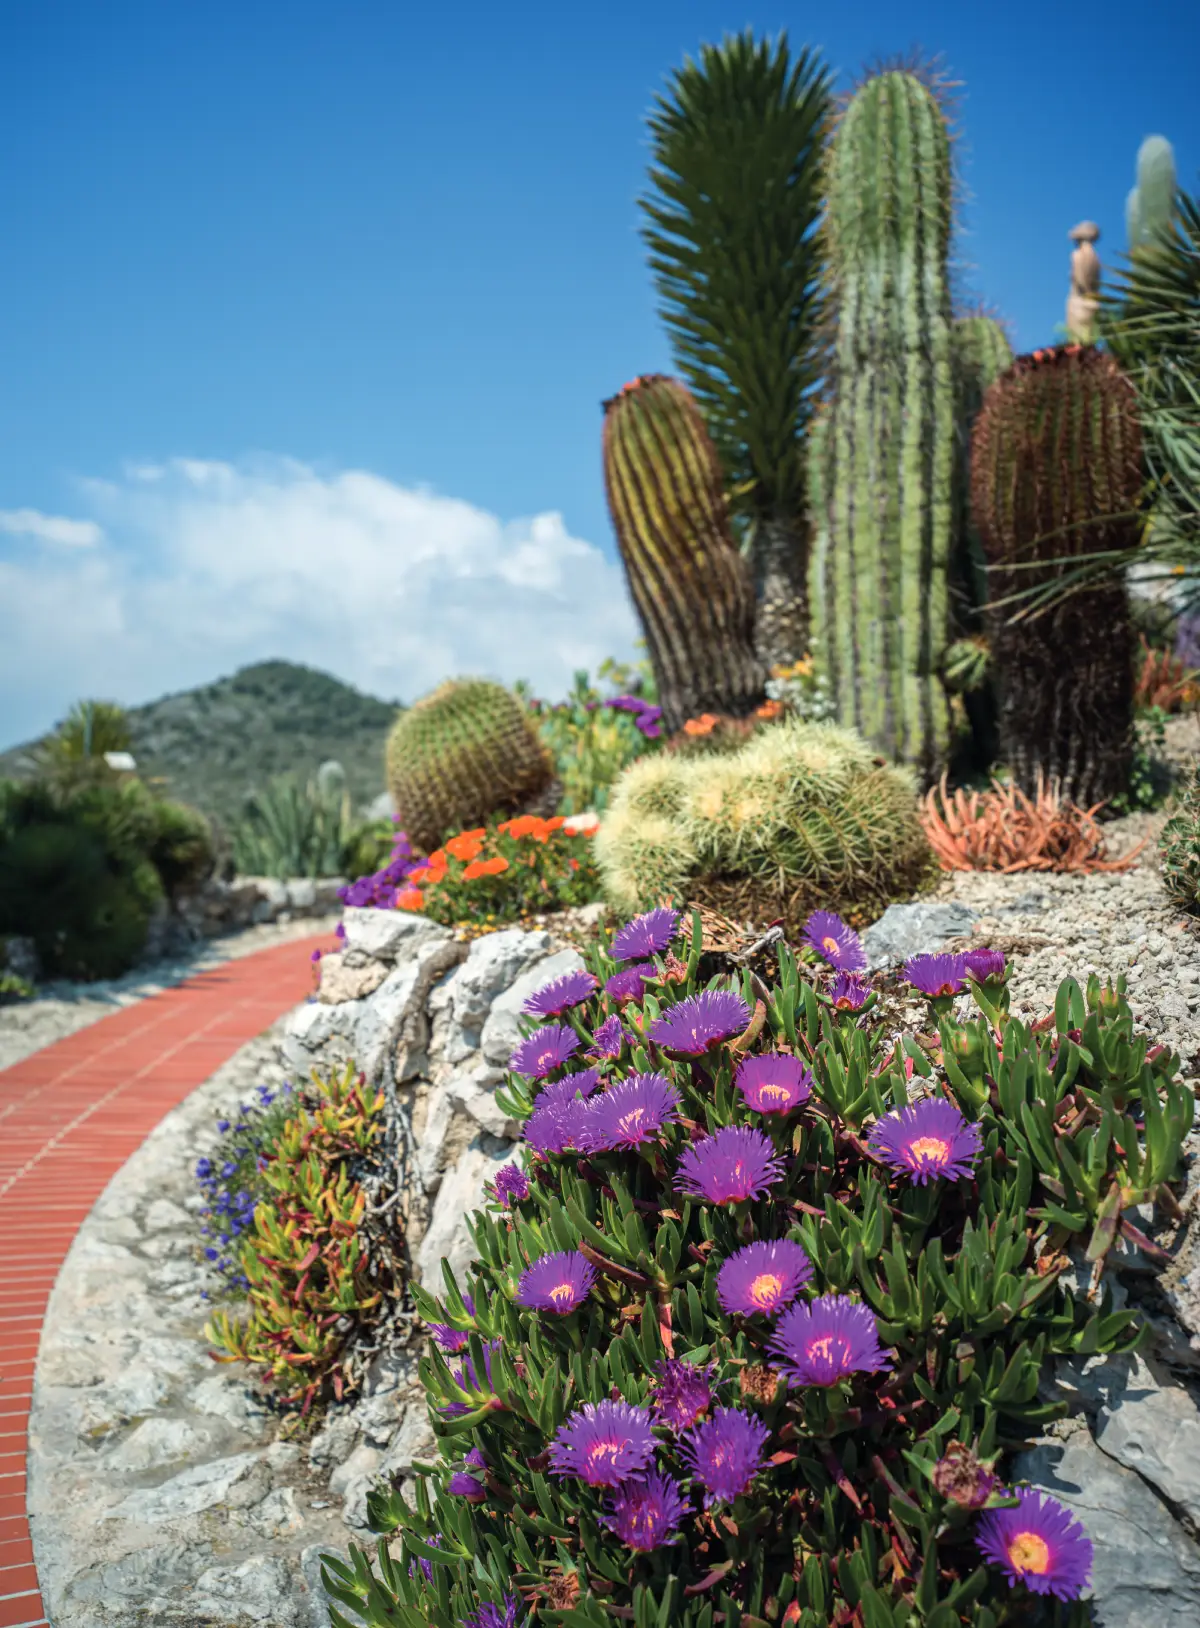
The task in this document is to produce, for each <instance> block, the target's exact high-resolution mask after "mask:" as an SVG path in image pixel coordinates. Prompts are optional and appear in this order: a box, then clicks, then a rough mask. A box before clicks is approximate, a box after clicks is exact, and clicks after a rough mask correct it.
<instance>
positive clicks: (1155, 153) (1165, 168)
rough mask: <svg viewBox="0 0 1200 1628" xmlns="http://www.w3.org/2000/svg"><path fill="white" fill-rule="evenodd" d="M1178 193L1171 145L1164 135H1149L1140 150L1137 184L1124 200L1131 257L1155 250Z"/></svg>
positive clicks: (1169, 220) (1165, 229) (1171, 213)
mask: <svg viewBox="0 0 1200 1628" xmlns="http://www.w3.org/2000/svg"><path fill="white" fill-rule="evenodd" d="M1175 190H1176V188H1175V153H1174V150H1173V149H1172V147H1171V143H1170V142H1169V141H1168V140H1167V139H1166V137H1165V136H1147V137H1146V139H1145V141H1143V143H1142V145H1141V146H1140V147H1139V148H1138V155H1137V183H1136V185H1135V186H1133V187H1132V188H1131V189H1130V192H1129V196H1128V197H1127V198H1126V200H1125V235H1126V238H1127V239H1128V242H1129V251H1130V253H1131V254H1133V253H1135V252H1136V251H1138V250H1140V249H1151V248H1154V247H1155V246H1156V245H1157V244H1158V243H1159V242H1160V241H1161V239H1162V236H1163V234H1164V233H1165V232H1167V231H1169V229H1170V225H1171V219H1172V215H1173V212H1174V208H1175Z"/></svg>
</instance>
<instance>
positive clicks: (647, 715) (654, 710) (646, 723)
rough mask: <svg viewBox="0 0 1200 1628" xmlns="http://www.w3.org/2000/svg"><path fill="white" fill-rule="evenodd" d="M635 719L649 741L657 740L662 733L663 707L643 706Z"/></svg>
mask: <svg viewBox="0 0 1200 1628" xmlns="http://www.w3.org/2000/svg"><path fill="white" fill-rule="evenodd" d="M633 721H634V723H635V725H636V726H637V728H638V729H639V730H640V731H641V732H642V734H643V735H644V736H645V737H646V739H647V740H648V741H656V740H658V739H659V737H660V736H661V735H662V708H661V707H643V708H642V710H641V712H639V713H638V715H637V717H636V718H635V719H634V720H633Z"/></svg>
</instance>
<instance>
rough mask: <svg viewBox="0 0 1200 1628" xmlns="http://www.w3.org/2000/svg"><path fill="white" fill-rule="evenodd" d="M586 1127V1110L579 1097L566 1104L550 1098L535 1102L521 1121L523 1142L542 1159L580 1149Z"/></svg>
mask: <svg viewBox="0 0 1200 1628" xmlns="http://www.w3.org/2000/svg"><path fill="white" fill-rule="evenodd" d="M586 1127H587V1109H586V1106H585V1104H584V1103H583V1101H582V1100H581V1099H580V1098H579V1097H574V1098H572V1099H571V1100H569V1101H566V1102H564V1101H562V1100H560V1099H556V1098H553V1097H552V1098H551V1099H550V1100H549V1101H548V1102H539V1103H538V1105H537V1107H535V1108H534V1110H533V1112H532V1113H531V1114H530V1116H529V1118H528V1119H527V1120H526V1121H525V1131H524V1135H525V1141H526V1143H527V1144H528V1146H529V1147H531V1148H532V1149H533V1151H534V1152H535V1153H540V1154H541V1155H542V1156H543V1157H545V1156H546V1155H547V1154H550V1153H566V1152H568V1151H569V1150H571V1149H575V1150H578V1149H580V1148H581V1147H582V1145H583V1137H584V1132H585V1130H586Z"/></svg>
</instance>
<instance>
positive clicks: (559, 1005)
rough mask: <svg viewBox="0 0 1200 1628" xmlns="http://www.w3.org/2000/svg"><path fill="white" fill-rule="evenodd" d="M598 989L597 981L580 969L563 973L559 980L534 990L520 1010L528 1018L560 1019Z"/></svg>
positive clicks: (553, 979)
mask: <svg viewBox="0 0 1200 1628" xmlns="http://www.w3.org/2000/svg"><path fill="white" fill-rule="evenodd" d="M599 987H600V982H599V979H597V978H595V977H593V975H592V974H591V973H590V972H584V971H583V969H582V968H579V969H578V970H576V971H575V972H564V973H563V975H562V977H561V978H552V979H551V980H550V982H549V983H548V984H543V985H542V987H541V988H540V989H535V990H534V992H533V994H532V995H531V996H530V997H529V999H528V1000H527V1001H526V1002H525V1004H524V1006H523V1007H522V1008H521V1010H522V1011H523V1012H525V1013H526V1014H527V1015H528V1016H529V1017H539V1018H553V1017H561V1016H562V1014H563V1013H564V1012H566V1011H568V1010H569V1009H570V1008H571V1007H572V1006H578V1005H579V1004H580V1002H581V1001H585V1000H587V998H588V997H589V995H592V994H593V993H594V992H595V991H596V990H597V989H598V988H599Z"/></svg>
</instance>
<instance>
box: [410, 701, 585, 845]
mask: <svg viewBox="0 0 1200 1628" xmlns="http://www.w3.org/2000/svg"><path fill="white" fill-rule="evenodd" d="M387 777H388V786H389V789H390V791H391V793H392V799H393V801H394V803H395V805H396V814H397V816H398V818H399V822H400V825H401V826H402V827H403V829H404V830H405V831H406V832H407V833H408V838H409V841H410V842H411V843H412V844H413V845H414V847H417V848H420V849H424V850H425V851H426V852H429V851H430V850H431V849H434V848H436V847H437V846H438V844H439V843H440V842H441V841H442V839H443V838H444V837H446V836H450V835H452V834H453V833H454V832H455V831H458V830H461V829H462V828H463V827H465V826H472V825H482V824H483V823H484V821H485V820H487V819H488V817H489V816H490V815H492V814H498V813H506V814H515V813H523V812H531V813H532V812H546V813H553V811H554V810H553V808H544V807H543V805H544V804H545V803H546V802H547V800H548V799H550V800H553V781H554V769H553V765H552V764H551V761H550V755H549V753H548V752H547V751H546V748H545V747H544V746H543V745H542V743H541V741H540V740H539V739H538V735H537V731H536V730H535V729H534V727H533V725H532V723H531V722H530V720H529V718H528V716H527V715H526V712H525V709H524V708H523V707H522V705H521V703H520V702H519V701H518V700H517V698H516V696H515V695H513V694H511V693H510V692H509V691H508V690H506V689H505V688H504V686H503V685H502V684H493V683H491V682H489V681H488V680H486V679H479V678H454V679H448V680H447V681H446V683H444V684H441V685H439V686H438V688H437V689H436V690H434V691H433V692H432V693H431V694H430V695H427V696H424V697H423V698H422V699H421V700H420V701H418V702H416V703H415V705H413V706H411V707H409V708H408V710H407V711H406V712H402V713H401V714H400V716H399V717H398V718H397V719H396V722H395V723H394V724H393V726H392V732H391V734H390V736H389V737H388V743H387Z"/></svg>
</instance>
